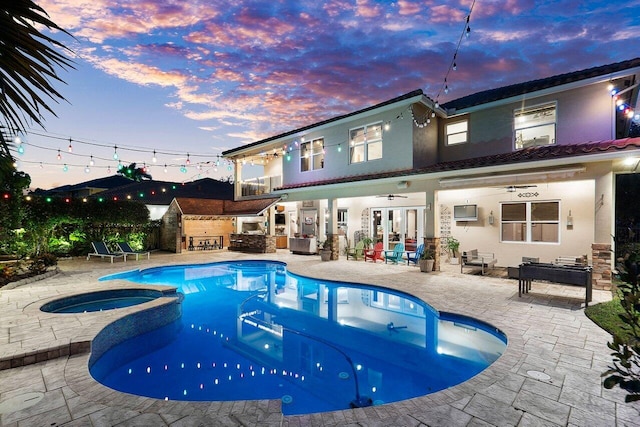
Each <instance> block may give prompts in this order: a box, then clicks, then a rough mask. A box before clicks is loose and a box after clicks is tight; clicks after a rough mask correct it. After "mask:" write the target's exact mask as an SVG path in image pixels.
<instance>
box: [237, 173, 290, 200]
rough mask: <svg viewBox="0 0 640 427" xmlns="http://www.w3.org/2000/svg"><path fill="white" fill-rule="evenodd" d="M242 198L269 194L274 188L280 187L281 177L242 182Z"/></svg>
mask: <svg viewBox="0 0 640 427" xmlns="http://www.w3.org/2000/svg"><path fill="white" fill-rule="evenodd" d="M240 185H241V188H242V197H248V196H261V195H263V194H269V193H271V191H272V190H273V189H274V188H278V187H281V186H282V176H280V175H278V176H261V177H259V178H251V179H245V180H242V181H241V183H240Z"/></svg>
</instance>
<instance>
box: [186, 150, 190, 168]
mask: <svg viewBox="0 0 640 427" xmlns="http://www.w3.org/2000/svg"><path fill="white" fill-rule="evenodd" d="M186 163H187V165H190V164H191V160H190V159H189V153H187V161H186Z"/></svg>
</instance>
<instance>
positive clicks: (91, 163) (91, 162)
mask: <svg viewBox="0 0 640 427" xmlns="http://www.w3.org/2000/svg"><path fill="white" fill-rule="evenodd" d="M95 164H96V162H94V161H93V154H92V155H91V160H89V166H93V165H95Z"/></svg>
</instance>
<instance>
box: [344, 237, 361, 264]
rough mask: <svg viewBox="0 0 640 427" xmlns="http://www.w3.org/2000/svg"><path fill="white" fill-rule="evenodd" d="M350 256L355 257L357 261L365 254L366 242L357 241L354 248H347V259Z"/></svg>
mask: <svg viewBox="0 0 640 427" xmlns="http://www.w3.org/2000/svg"><path fill="white" fill-rule="evenodd" d="M349 256H351V257H352V258H355V259H356V261H357V260H358V258H362V257H363V256H364V242H363V241H362V240H360V241H359V242H358V243H356V246H355V247H354V248H350V249H347V259H349Z"/></svg>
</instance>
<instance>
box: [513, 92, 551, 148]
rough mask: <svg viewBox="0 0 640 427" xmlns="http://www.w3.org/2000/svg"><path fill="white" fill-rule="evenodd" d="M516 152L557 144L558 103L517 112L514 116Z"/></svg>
mask: <svg viewBox="0 0 640 427" xmlns="http://www.w3.org/2000/svg"><path fill="white" fill-rule="evenodd" d="M514 130H515V146H516V150H519V149H521V148H527V147H535V146H538V145H551V144H555V143H556V103H555V102H552V103H550V104H544V105H538V106H535V107H529V108H523V109H520V110H516V111H515V114H514Z"/></svg>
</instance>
